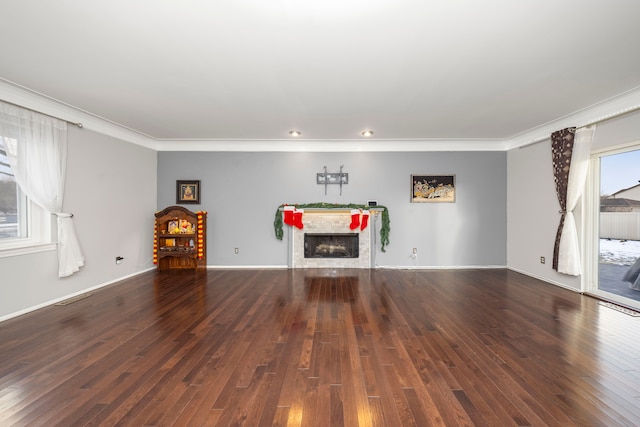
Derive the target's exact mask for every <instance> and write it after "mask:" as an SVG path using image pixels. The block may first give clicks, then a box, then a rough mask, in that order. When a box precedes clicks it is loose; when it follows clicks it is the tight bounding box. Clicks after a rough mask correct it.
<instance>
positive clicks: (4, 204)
mask: <svg viewBox="0 0 640 427" xmlns="http://www.w3.org/2000/svg"><path fill="white" fill-rule="evenodd" d="M50 242H51V218H50V215H49V214H47V213H46V212H44V211H43V210H42V209H41V208H39V207H38V206H37V205H36V204H34V203H31V202H30V201H29V199H28V198H27V197H26V196H25V195H24V193H22V191H21V190H20V187H19V186H18V185H17V184H16V181H15V177H14V174H13V171H12V169H11V166H10V165H9V161H8V159H7V153H6V150H5V147H4V142H3V139H2V138H0V257H3V256H10V255H17V254H20V253H27V252H34V251H39V250H47V249H53V247H50V248H48V247H46V246H42V245H44V244H47V243H50Z"/></svg>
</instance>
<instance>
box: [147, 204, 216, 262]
mask: <svg viewBox="0 0 640 427" xmlns="http://www.w3.org/2000/svg"><path fill="white" fill-rule="evenodd" d="M155 216H156V221H155V227H156V229H155V242H156V243H155V245H156V247H155V248H154V255H155V258H156V260H157V268H158V271H166V270H172V269H189V268H191V269H206V268H207V213H206V212H192V211H190V210H189V209H186V208H183V207H182V206H169V207H167V208H165V209H163V210H161V211H159V212H156V214H155ZM199 217H200V218H199ZM199 219H200V224H199V223H198V220H199ZM198 227H200V228H201V232H200V233H198Z"/></svg>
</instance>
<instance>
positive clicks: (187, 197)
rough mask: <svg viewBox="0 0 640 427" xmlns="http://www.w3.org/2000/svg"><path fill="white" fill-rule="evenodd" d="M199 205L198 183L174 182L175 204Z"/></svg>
mask: <svg viewBox="0 0 640 427" xmlns="http://www.w3.org/2000/svg"><path fill="white" fill-rule="evenodd" d="M186 203H192V204H199V203H200V181H199V180H198V181H176V204H186Z"/></svg>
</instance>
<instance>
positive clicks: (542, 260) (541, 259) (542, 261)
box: [540, 256, 546, 264]
mask: <svg viewBox="0 0 640 427" xmlns="http://www.w3.org/2000/svg"><path fill="white" fill-rule="evenodd" d="M545 262H546V260H545V259H544V257H543V256H541V257H540V264H544V263H545Z"/></svg>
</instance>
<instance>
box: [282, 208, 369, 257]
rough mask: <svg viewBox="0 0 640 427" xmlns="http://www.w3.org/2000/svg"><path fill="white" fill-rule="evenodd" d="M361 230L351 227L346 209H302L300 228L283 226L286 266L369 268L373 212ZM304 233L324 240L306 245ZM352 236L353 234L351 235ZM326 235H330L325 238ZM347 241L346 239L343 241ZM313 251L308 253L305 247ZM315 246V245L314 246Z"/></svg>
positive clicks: (349, 212) (349, 213)
mask: <svg viewBox="0 0 640 427" xmlns="http://www.w3.org/2000/svg"><path fill="white" fill-rule="evenodd" d="M371 216H372V217H373V218H372V219H371V220H370V221H371V223H370V224H369V226H368V227H366V228H365V229H364V230H362V229H361V228H356V229H353V228H351V220H352V218H351V210H350V209H342V208H336V209H323V208H319V209H313V208H312V209H305V210H304V214H303V216H302V222H303V224H304V227H303V228H302V229H300V228H298V227H289V226H287V227H286V230H288V240H289V250H288V256H287V259H288V266H289V267H290V268H331V269H335V268H371V266H373V265H375V259H374V258H375V251H374V248H375V245H374V242H373V239H372V234H373V230H375V224H376V221H375V215H371ZM307 235H315V236H316V237H321V239H324V240H325V241H321V242H319V243H312V244H311V245H309V242H308V237H307ZM354 235H355V236H354ZM327 236H334V237H337V238H338V239H335V238H332V239H328V240H327ZM347 240H348V241H347ZM310 246H311V247H312V248H313V252H309V247H310ZM318 246H319V248H318Z"/></svg>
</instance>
